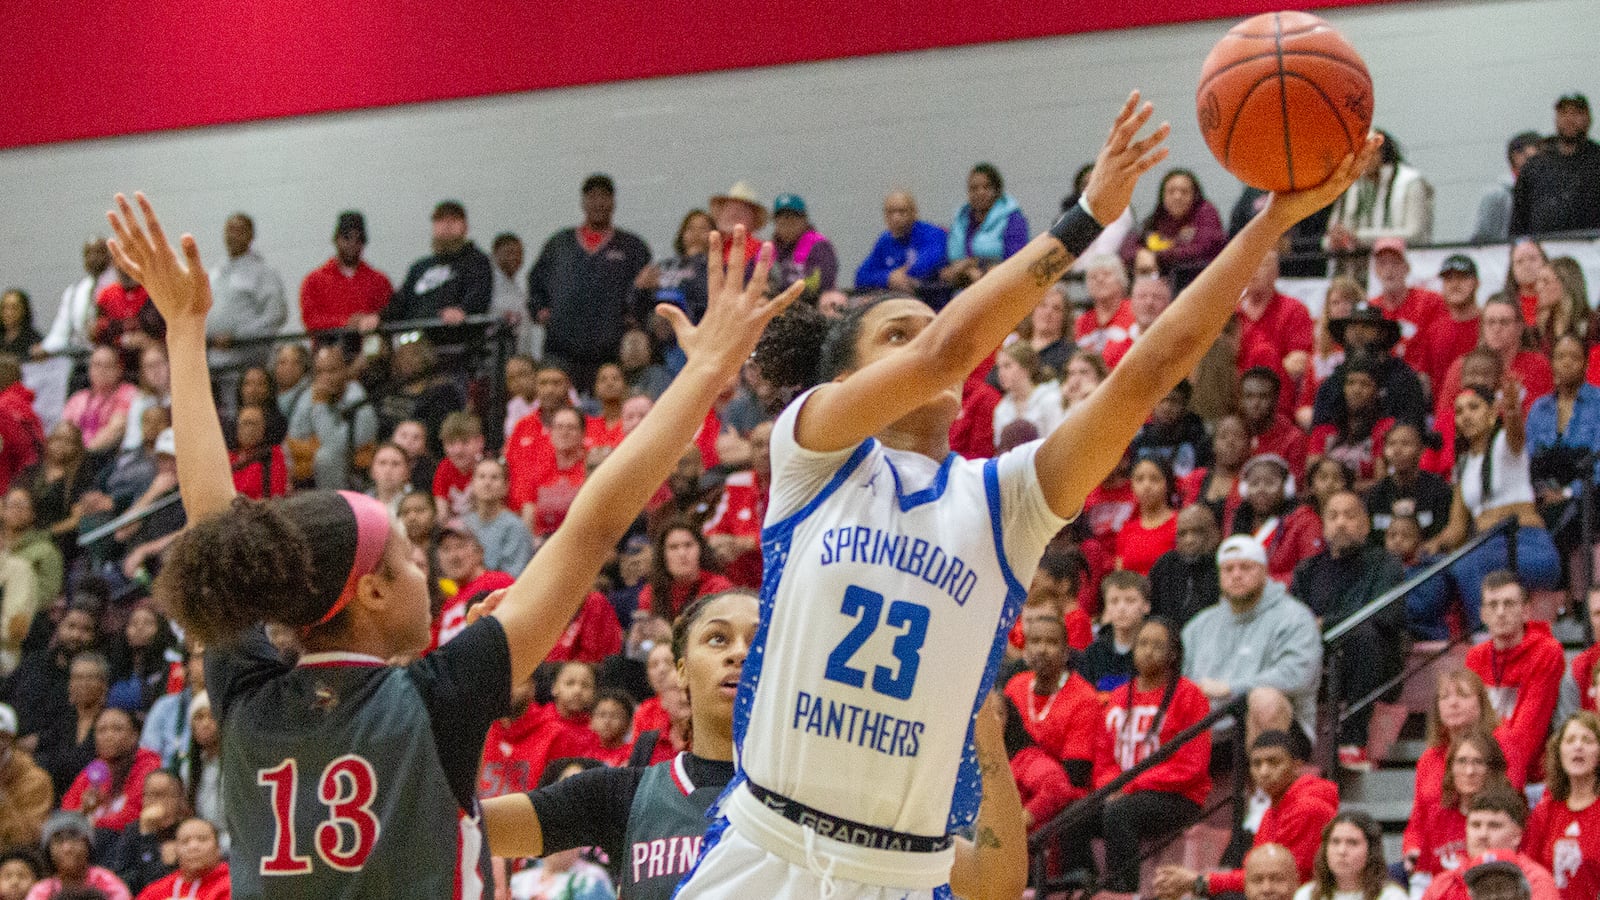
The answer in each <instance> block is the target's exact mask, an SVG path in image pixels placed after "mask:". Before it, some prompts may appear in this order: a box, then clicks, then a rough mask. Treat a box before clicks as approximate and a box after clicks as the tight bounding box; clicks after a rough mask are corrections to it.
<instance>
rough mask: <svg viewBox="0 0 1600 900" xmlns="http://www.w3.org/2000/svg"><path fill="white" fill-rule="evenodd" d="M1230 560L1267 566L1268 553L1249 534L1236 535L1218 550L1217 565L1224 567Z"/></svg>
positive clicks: (1223, 543) (1224, 542)
mask: <svg viewBox="0 0 1600 900" xmlns="http://www.w3.org/2000/svg"><path fill="white" fill-rule="evenodd" d="M1230 559H1242V560H1247V561H1249V562H1253V563H1255V564H1257V565H1260V566H1265V565H1266V564H1267V551H1266V549H1265V548H1263V547H1262V546H1261V542H1260V541H1258V540H1256V539H1255V538H1253V537H1251V536H1250V535H1248V534H1236V535H1233V536H1232V537H1230V538H1228V539H1227V540H1225V541H1223V542H1222V546H1221V547H1218V548H1217V565H1219V566H1220V565H1222V564H1223V563H1225V562H1227V561H1228V560H1230Z"/></svg>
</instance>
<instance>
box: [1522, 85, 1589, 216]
mask: <svg viewBox="0 0 1600 900" xmlns="http://www.w3.org/2000/svg"><path fill="white" fill-rule="evenodd" d="M1555 112H1556V133H1555V135H1554V136H1552V137H1550V138H1548V139H1547V140H1546V141H1545V142H1544V146H1543V147H1541V148H1540V149H1539V154H1538V155H1537V156H1535V157H1533V158H1532V159H1530V160H1528V162H1527V163H1526V164H1525V165H1524V166H1523V167H1522V172H1521V174H1519V175H1518V176H1517V186H1516V188H1515V189H1514V190H1513V192H1512V198H1511V235H1512V236H1513V237H1520V236H1522V235H1531V236H1534V237H1537V236H1539V235H1541V234H1549V233H1552V232H1558V231H1581V230H1587V229H1591V228H1600V144H1596V143H1595V142H1594V141H1592V140H1590V139H1589V126H1590V125H1591V124H1592V119H1591V118H1590V115H1589V98H1588V97H1585V96H1584V95H1582V94H1579V93H1568V94H1562V95H1561V96H1560V97H1559V98H1557V99H1556V107H1555Z"/></svg>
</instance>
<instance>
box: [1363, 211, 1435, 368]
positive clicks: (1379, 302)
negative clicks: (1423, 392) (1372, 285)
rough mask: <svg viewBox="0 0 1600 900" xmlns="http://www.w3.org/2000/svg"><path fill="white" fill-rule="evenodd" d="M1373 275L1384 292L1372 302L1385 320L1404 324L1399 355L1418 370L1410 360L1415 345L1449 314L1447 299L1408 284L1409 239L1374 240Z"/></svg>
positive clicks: (1374, 296) (1376, 295)
mask: <svg viewBox="0 0 1600 900" xmlns="http://www.w3.org/2000/svg"><path fill="white" fill-rule="evenodd" d="M1372 273H1373V274H1374V275H1376V276H1377V279H1378V284H1379V285H1380V286H1381V288H1382V289H1381V290H1380V291H1379V292H1378V293H1377V294H1375V295H1373V297H1372V300H1371V301H1370V302H1371V303H1372V305H1374V306H1376V307H1378V309H1380V310H1382V311H1383V315H1384V317H1385V318H1387V319H1389V320H1391V321H1394V322H1398V323H1400V344H1399V346H1398V347H1396V349H1395V356H1398V357H1400V358H1401V359H1405V360H1406V361H1407V362H1408V363H1410V364H1411V365H1412V367H1413V368H1415V367H1416V364H1415V363H1412V362H1411V360H1410V359H1408V355H1409V354H1410V350H1411V342H1412V341H1414V340H1415V339H1416V338H1417V336H1418V335H1420V334H1423V333H1425V332H1427V330H1428V328H1429V327H1430V326H1432V325H1433V323H1434V322H1435V321H1436V320H1438V319H1439V318H1440V317H1441V316H1444V315H1446V313H1445V308H1444V298H1443V297H1441V296H1439V295H1438V294H1436V293H1434V292H1433V291H1430V290H1426V289H1424V288H1419V287H1411V286H1410V285H1408V284H1406V278H1408V277H1409V276H1410V275H1411V263H1410V262H1409V261H1408V260H1407V259H1406V242H1405V238H1398V237H1388V238H1379V239H1378V240H1376V241H1373V243H1372Z"/></svg>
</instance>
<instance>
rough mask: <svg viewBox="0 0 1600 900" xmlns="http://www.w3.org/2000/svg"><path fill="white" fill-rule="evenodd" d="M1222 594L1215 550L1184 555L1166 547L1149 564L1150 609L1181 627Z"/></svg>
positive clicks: (1214, 602)
mask: <svg viewBox="0 0 1600 900" xmlns="http://www.w3.org/2000/svg"><path fill="white" fill-rule="evenodd" d="M1221 597H1222V585H1221V584H1220V583H1219V579H1218V573H1217V558H1216V555H1215V554H1212V553H1202V554H1201V555H1199V556H1197V557H1195V558H1194V559H1184V557H1183V554H1181V553H1179V552H1178V551H1176V550H1168V551H1167V552H1166V553H1163V554H1162V555H1161V558H1160V559H1158V560H1156V564H1155V565H1153V566H1151V567H1150V612H1151V613H1152V614H1154V615H1158V616H1164V617H1166V618H1168V619H1171V620H1172V621H1174V622H1176V623H1178V627H1179V628H1180V629H1181V628H1182V627H1183V626H1184V625H1185V624H1187V623H1188V621H1189V620H1190V619H1192V618H1194V616H1195V613H1198V612H1199V611H1200V610H1202V609H1205V608H1206V607H1208V606H1214V605H1215V604H1216V603H1217V601H1218V600H1220V599H1221Z"/></svg>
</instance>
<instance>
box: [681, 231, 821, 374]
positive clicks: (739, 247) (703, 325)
mask: <svg viewBox="0 0 1600 900" xmlns="http://www.w3.org/2000/svg"><path fill="white" fill-rule="evenodd" d="M744 250H745V231H744V226H742V225H738V226H735V227H734V229H733V250H732V252H731V253H729V254H728V258H727V261H726V263H724V261H723V256H722V235H721V234H720V233H718V232H715V231H713V232H711V249H710V251H709V252H708V254H707V256H706V285H707V290H706V295H707V299H708V301H709V302H708V303H707V305H706V314H705V315H704V316H703V317H702V318H701V319H700V324H699V325H694V324H691V323H690V322H689V317H688V316H686V315H684V313H683V310H681V309H679V308H678V307H676V306H673V305H672V304H670V303H661V304H657V305H656V312H657V313H658V314H659V315H660V316H661V317H662V318H664V319H666V320H667V322H668V323H669V324H671V325H672V330H673V332H674V333H675V334H676V335H677V336H678V346H679V347H682V348H683V352H684V353H685V354H687V355H688V357H689V362H690V363H691V364H693V363H701V364H706V365H710V366H713V367H715V368H716V369H717V370H718V371H726V372H727V373H728V374H729V377H732V375H733V373H734V372H737V371H738V369H739V366H741V365H743V364H744V361H745V360H746V359H748V358H749V356H750V353H751V351H753V350H755V348H756V342H757V341H758V340H760V339H761V332H762V331H763V330H765V329H766V327H767V323H768V322H770V321H772V318H773V317H774V316H776V315H777V314H778V313H781V312H783V311H784V310H785V309H787V308H788V307H789V304H791V303H793V302H794V301H795V300H796V299H797V298H799V296H800V294H801V292H802V291H804V290H805V282H803V281H796V282H795V283H794V284H791V285H789V287H788V289H786V290H785V291H784V292H783V293H781V294H779V295H778V296H776V297H773V298H772V299H771V300H768V299H767V275H768V274H769V273H770V272H771V271H772V261H773V257H774V256H775V255H776V251H775V250H774V249H773V246H772V244H771V242H767V243H764V244H762V245H761V252H760V255H759V256H758V257H757V258H756V266H755V270H754V271H752V272H751V273H750V281H749V282H748V283H746V282H745V278H744V268H745V256H744Z"/></svg>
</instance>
